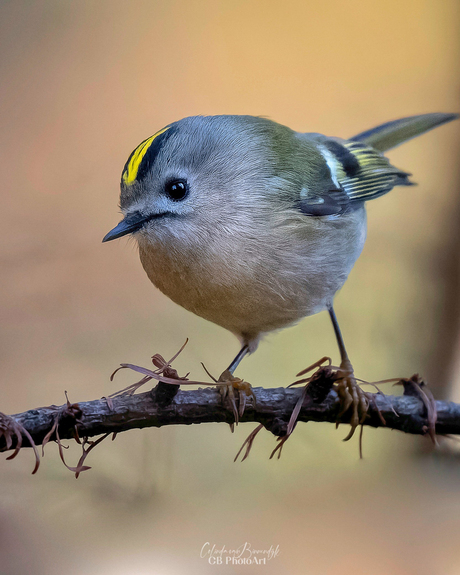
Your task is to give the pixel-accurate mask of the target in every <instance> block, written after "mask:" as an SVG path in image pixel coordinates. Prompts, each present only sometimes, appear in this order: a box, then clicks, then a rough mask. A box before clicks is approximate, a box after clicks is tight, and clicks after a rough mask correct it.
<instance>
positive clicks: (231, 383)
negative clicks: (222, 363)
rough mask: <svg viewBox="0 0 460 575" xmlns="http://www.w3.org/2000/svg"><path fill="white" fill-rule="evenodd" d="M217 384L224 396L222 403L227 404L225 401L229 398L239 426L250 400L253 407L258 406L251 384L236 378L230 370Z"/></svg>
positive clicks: (224, 373)
mask: <svg viewBox="0 0 460 575" xmlns="http://www.w3.org/2000/svg"><path fill="white" fill-rule="evenodd" d="M217 384H218V386H219V390H220V393H221V395H222V403H224V404H225V399H226V398H228V400H229V402H230V405H231V407H232V411H233V415H234V416H235V423H236V424H237V425H238V421H239V418H240V417H242V415H243V413H244V410H245V409H246V405H247V402H248V398H251V399H252V402H253V405H255V404H256V396H255V395H254V392H253V391H252V387H251V384H250V383H248V382H247V381H244V380H243V379H240V378H239V377H235V376H234V375H232V374H231V373H230V371H229V370H228V369H226V370H225V371H224V372H223V373H222V375H221V376H220V377H219V379H218V380H217Z"/></svg>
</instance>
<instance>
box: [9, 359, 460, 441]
mask: <svg viewBox="0 0 460 575" xmlns="http://www.w3.org/2000/svg"><path fill="white" fill-rule="evenodd" d="M334 376H335V373H334V372H332V371H331V370H327V369H324V370H323V371H322V372H321V373H318V376H317V377H316V378H315V379H314V381H312V382H311V383H310V384H309V386H308V387H307V389H306V390H305V388H300V389H299V388H282V387H279V388H274V389H272V388H270V389H266V388H261V387H259V388H254V390H253V391H254V395H255V397H256V404H255V406H254V405H253V404H252V402H248V405H247V407H246V410H245V412H244V413H243V415H242V416H241V417H240V422H241V423H248V422H257V423H260V424H262V425H263V426H264V427H265V428H266V429H268V430H269V431H271V432H272V433H273V434H274V435H275V436H277V437H283V436H286V433H287V428H288V424H289V421H290V418H291V416H292V413H293V410H294V408H295V406H296V404H297V402H298V401H299V399H300V398H301V394H304V400H303V403H302V407H301V409H300V412H299V414H298V417H297V421H303V422H308V421H323V422H331V423H335V422H337V420H338V415H339V410H340V400H339V397H338V394H337V392H336V390H335V387H334V385H333V384H334V381H335V379H334ZM401 383H402V384H403V385H404V389H405V395H403V396H391V395H384V394H382V393H369V394H368V397H369V400H370V407H369V412H368V417H367V418H366V420H365V422H364V425H368V426H371V427H387V428H388V429H396V430H399V431H403V432H405V433H412V434H419V435H425V434H427V433H429V432H430V430H431V431H432V432H434V431H435V433H437V434H460V405H459V404H455V403H452V402H445V401H436V402H435V401H434V400H432V401H430V394H428V393H426V392H423V391H420V390H421V389H422V388H423V385H424V384H423V382H421V381H420V380H419V379H418V377H417V376H414V377H413V378H411V379H408V380H402V381H401ZM425 389H426V388H425ZM424 398H425V399H424ZM427 400H428V401H427ZM433 413H434V416H433ZM430 414H431V415H430ZM349 417H350V415H349V413H345V414H344V415H343V416H342V417H341V418H340V422H343V423H346V422H347V421H349ZM8 420H10V421H14V423H15V424H16V425H19V426H22V428H24V430H25V431H26V432H27V433H28V434H30V436H31V437H32V439H33V441H34V443H35V444H36V445H39V444H41V443H43V442H44V440H45V438H46V440H45V443H46V441H47V440H48V439H51V440H53V439H56V431H57V432H58V435H59V438H60V439H61V440H62V439H71V438H76V437H77V438H78V437H80V438H84V437H93V436H96V435H101V434H110V433H120V432H123V431H127V430H128V429H134V428H144V427H162V426H164V425H191V424H199V423H224V422H225V423H229V424H231V423H233V422H234V415H233V412H232V410H231V408H230V407H229V406H228V405H226V406H224V405H223V404H222V398H221V395H220V393H219V391H218V390H217V389H216V388H214V387H211V388H204V389H203V388H201V389H196V390H190V391H185V390H182V389H179V388H178V386H177V385H170V383H168V384H166V383H159V384H158V385H157V386H156V387H155V388H154V389H153V390H151V391H148V392H145V393H139V394H136V395H129V394H125V395H120V396H117V397H114V398H112V399H110V400H107V399H105V398H103V399H97V400H94V401H84V402H79V403H78V404H70V403H67V405H63V406H60V407H57V406H50V407H40V408H37V409H31V410H29V411H26V412H24V413H19V414H16V415H13V416H11V417H9V416H3V419H2V418H1V417H0V451H7V450H10V449H14V448H15V447H16V445H17V443H18V441H17V437H16V438H15V437H12V439H11V438H10V440H9V441H8V437H7V435H8V434H5V432H4V429H5V426H7V421H8ZM56 421H57V425H56V426H55V429H54V431H53V433H52V434H51V435H49V433H50V430H52V429H53V425H55V424H56ZM2 426H3V428H2ZM2 430H3V435H2V433H1V432H2ZM47 434H48V436H49V437H46V436H47ZM30 445H31V444H30V441H29V439H27V436H26V434H25V433H23V437H22V446H23V447H25V446H29V447H30Z"/></svg>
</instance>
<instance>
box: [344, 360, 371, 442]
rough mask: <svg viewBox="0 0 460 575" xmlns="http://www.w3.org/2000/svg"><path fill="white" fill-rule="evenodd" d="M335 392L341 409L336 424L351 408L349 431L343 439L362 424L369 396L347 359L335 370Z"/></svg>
mask: <svg viewBox="0 0 460 575" xmlns="http://www.w3.org/2000/svg"><path fill="white" fill-rule="evenodd" d="M337 376H338V377H339V379H338V380H337V382H336V383H337V392H338V394H339V397H340V402H341V410H340V412H339V414H338V415H337V424H336V425H337V426H338V425H339V423H340V419H341V417H342V415H344V414H345V413H346V412H347V411H348V410H349V409H351V417H350V425H351V429H350V433H349V434H348V435H347V437H345V439H344V441H348V440H349V439H351V438H352V437H353V434H354V433H355V430H356V428H357V427H358V425H362V424H363V423H364V420H365V419H366V417H367V415H368V411H369V396H368V394H367V393H366V392H365V391H363V390H362V389H361V388H360V387H359V385H358V384H357V382H356V378H355V374H354V371H353V366H352V365H351V363H350V360H349V359H344V360H343V361H342V363H341V364H340V368H339V370H338V371H337Z"/></svg>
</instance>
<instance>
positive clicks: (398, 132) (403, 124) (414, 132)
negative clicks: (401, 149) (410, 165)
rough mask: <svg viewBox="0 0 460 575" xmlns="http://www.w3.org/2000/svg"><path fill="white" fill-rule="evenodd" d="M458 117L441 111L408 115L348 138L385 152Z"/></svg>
mask: <svg viewBox="0 0 460 575" xmlns="http://www.w3.org/2000/svg"><path fill="white" fill-rule="evenodd" d="M458 117H459V114H441V113H438V114H422V115H420V116H410V117H409V118H401V119H400V120H394V121H393V122H387V123H386V124H382V125H381V126H377V127H376V128H372V129H371V130H367V131H366V132H361V134H357V135H356V136H353V138H350V140H354V141H356V142H363V144H366V145H367V146H371V147H372V148H374V149H375V150H378V151H379V152H385V151H386V150H389V149H391V148H394V147H396V146H399V144H402V143H403V142H406V141H407V140H410V139H411V138H415V137H416V136H420V135H421V134H424V133H425V132H428V130H431V129H433V128H436V127H437V126H441V124H445V123H446V122H450V121H452V120H455V119H457V118H458Z"/></svg>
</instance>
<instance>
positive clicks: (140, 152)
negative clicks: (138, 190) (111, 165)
mask: <svg viewBox="0 0 460 575" xmlns="http://www.w3.org/2000/svg"><path fill="white" fill-rule="evenodd" d="M166 130H169V127H167V128H163V129H162V130H160V131H159V132H157V133H156V134H153V136H150V138H147V139H146V140H144V141H143V142H141V143H140V144H139V145H138V146H137V148H136V149H135V150H134V152H133V153H132V154H131V158H130V159H129V162H128V165H127V166H126V170H125V171H124V172H123V182H124V183H125V184H126V185H128V186H129V185H130V184H132V183H133V182H134V181H135V180H136V178H137V173H138V171H139V166H140V165H141V162H142V160H143V159H144V156H145V154H146V153H147V151H148V149H149V148H150V146H151V145H152V142H153V140H155V138H158V136H161V134H163V133H164V132H166Z"/></svg>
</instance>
